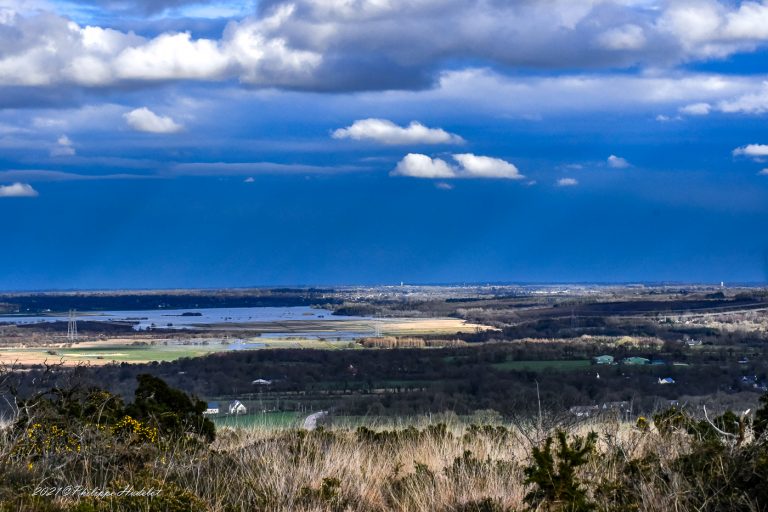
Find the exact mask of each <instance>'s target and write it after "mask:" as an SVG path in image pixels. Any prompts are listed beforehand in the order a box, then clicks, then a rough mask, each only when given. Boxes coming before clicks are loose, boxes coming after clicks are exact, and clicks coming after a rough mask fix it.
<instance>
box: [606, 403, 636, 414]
mask: <svg viewBox="0 0 768 512" xmlns="http://www.w3.org/2000/svg"><path fill="white" fill-rule="evenodd" d="M629 407H630V406H629V402H626V401H622V402H605V403H604V404H603V406H602V409H603V410H604V411H621V412H627V411H629Z"/></svg>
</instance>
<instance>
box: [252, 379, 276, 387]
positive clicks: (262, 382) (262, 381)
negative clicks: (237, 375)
mask: <svg viewBox="0 0 768 512" xmlns="http://www.w3.org/2000/svg"><path fill="white" fill-rule="evenodd" d="M251 384H254V385H256V386H269V385H270V384H272V381H271V380H267V379H256V380H253V381H251Z"/></svg>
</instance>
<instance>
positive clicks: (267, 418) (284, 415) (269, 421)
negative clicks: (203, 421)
mask: <svg viewBox="0 0 768 512" xmlns="http://www.w3.org/2000/svg"><path fill="white" fill-rule="evenodd" d="M305 416H308V414H306V415H305V414H302V413H298V412H266V413H257V414H243V415H240V416H215V417H213V418H211V419H212V420H213V422H214V423H215V424H216V428H219V427H238V428H260V429H263V428H267V429H270V428H274V429H282V428H290V427H298V426H301V425H302V422H303V421H304V418H305Z"/></svg>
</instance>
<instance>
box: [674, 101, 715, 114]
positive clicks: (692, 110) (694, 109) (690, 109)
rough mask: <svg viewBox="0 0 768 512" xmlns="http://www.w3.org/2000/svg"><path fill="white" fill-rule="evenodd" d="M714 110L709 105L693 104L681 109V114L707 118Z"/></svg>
mask: <svg viewBox="0 0 768 512" xmlns="http://www.w3.org/2000/svg"><path fill="white" fill-rule="evenodd" d="M711 110H712V105H710V104H709V103H703V102H702V103H692V104H690V105H686V106H684V107H681V108H680V113H681V114H686V115H689V116H706V115H708V114H709V112H710V111H711Z"/></svg>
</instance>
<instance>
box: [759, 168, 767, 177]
mask: <svg viewBox="0 0 768 512" xmlns="http://www.w3.org/2000/svg"><path fill="white" fill-rule="evenodd" d="M757 174H758V175H760V176H768V169H763V170H762V171H760V172H758V173H757Z"/></svg>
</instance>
